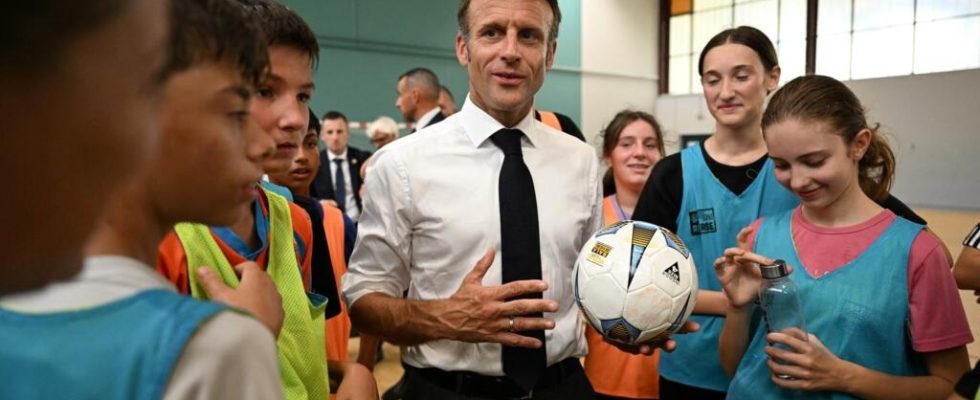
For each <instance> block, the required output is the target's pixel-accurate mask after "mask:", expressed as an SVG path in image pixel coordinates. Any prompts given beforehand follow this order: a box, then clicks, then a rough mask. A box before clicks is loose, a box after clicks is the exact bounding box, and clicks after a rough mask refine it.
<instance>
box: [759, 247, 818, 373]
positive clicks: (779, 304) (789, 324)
mask: <svg viewBox="0 0 980 400" xmlns="http://www.w3.org/2000/svg"><path fill="white" fill-rule="evenodd" d="M759 268H760V269H761V270H762V278H763V280H762V285H761V286H759V303H760V304H761V305H762V311H763V315H764V316H765V320H766V328H767V330H768V331H769V332H780V333H786V334H789V335H791V336H794V337H796V338H799V339H803V340H804V341H805V340H806V338H807V333H806V321H805V320H804V318H803V307H802V306H801V304H800V295H799V293H798V292H797V290H796V284H794V283H793V280H792V279H790V277H789V271H787V269H786V262H785V261H783V260H776V261H775V262H773V264H772V265H761V266H759ZM775 347H777V348H780V349H783V350H787V351H793V350H792V349H791V348H789V347H787V346H785V345H783V344H781V343H777V344H775ZM777 362H780V363H782V362H781V361H777ZM777 377H779V378H781V379H793V377H791V376H788V375H777Z"/></svg>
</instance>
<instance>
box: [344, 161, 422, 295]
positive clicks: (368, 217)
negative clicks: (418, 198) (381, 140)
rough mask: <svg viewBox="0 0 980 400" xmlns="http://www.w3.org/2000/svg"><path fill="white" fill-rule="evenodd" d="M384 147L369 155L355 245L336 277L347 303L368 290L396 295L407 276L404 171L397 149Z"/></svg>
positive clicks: (406, 186)
mask: <svg viewBox="0 0 980 400" xmlns="http://www.w3.org/2000/svg"><path fill="white" fill-rule="evenodd" d="M393 145H395V144H394V143H393V144H391V145H389V146H393ZM386 150H388V148H385V149H382V150H381V151H379V152H378V153H376V154H375V155H374V157H372V158H373V159H372V161H371V163H372V167H371V169H370V171H368V174H367V177H366V178H365V181H364V193H363V204H364V209H363V213H362V214H361V217H360V220H359V222H358V227H357V244H356V245H355V247H354V253H353V254H352V255H351V259H350V265H349V268H348V271H347V273H346V274H344V277H343V281H342V282H343V291H344V300H345V301H346V302H347V305H348V306H353V304H354V303H355V302H357V300H358V299H359V298H361V297H362V296H364V295H366V294H369V293H383V294H386V295H389V296H392V297H401V296H402V293H403V292H404V291H405V290H406V289H407V288H408V284H409V281H410V279H411V278H410V275H409V270H408V268H409V265H410V264H411V245H412V238H411V235H412V222H411V212H412V196H411V190H410V187H409V180H408V174H407V170H406V168H405V165H404V163H403V162H402V160H401V159H400V157H399V156H398V154H396V153H393V152H390V151H386Z"/></svg>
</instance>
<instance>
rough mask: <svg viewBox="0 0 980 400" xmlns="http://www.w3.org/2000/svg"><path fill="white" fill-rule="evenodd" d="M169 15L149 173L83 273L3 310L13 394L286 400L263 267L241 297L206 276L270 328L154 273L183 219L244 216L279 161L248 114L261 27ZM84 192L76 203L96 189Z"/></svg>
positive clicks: (107, 224)
mask: <svg viewBox="0 0 980 400" xmlns="http://www.w3.org/2000/svg"><path fill="white" fill-rule="evenodd" d="M170 4H171V5H172V7H171V13H172V16H171V25H172V35H171V42H170V45H171V46H170V55H171V57H170V60H169V62H168V63H167V64H166V68H165V76H167V78H166V79H165V84H164V86H163V91H162V94H163V99H162V102H161V112H160V122H161V126H162V135H161V140H160V142H159V145H158V146H157V147H156V148H155V149H154V150H155V151H154V152H152V153H151V154H150V155H149V156H148V157H145V158H144V159H146V160H147V161H148V165H147V166H148V167H149V168H146V169H140V170H139V171H140V173H139V175H138V176H137V179H135V180H133V181H131V182H129V183H128V185H126V186H124V187H123V189H121V190H119V191H117V192H115V193H114V195H115V196H114V197H113V198H111V199H110V200H109V204H108V206H109V207H108V210H107V213H106V214H104V216H103V218H102V220H101V221H100V222H101V223H100V224H99V225H98V226H97V229H96V231H95V234H94V235H93V236H92V237H91V239H90V241H89V244H88V249H87V251H88V253H89V257H88V258H87V259H86V261H85V265H84V267H83V269H82V273H81V274H80V275H79V276H77V277H76V278H75V279H73V280H71V281H67V282H64V283H58V284H54V285H51V286H49V287H47V288H45V289H43V290H39V291H36V292H32V293H26V294H23V295H18V296H10V297H7V298H4V299H3V300H2V301H0V307H2V308H3V309H4V310H2V311H0V326H2V329H0V341H2V342H3V343H8V344H13V343H17V345H16V346H13V345H11V346H3V350H2V351H0V384H2V385H3V387H4V389H3V390H4V395H5V396H8V395H9V396H10V397H11V398H60V397H64V396H65V395H66V393H67V394H70V396H71V397H72V398H80V399H133V398H165V399H189V398H199V399H218V398H222V399H223V398H226V399H277V398H281V397H282V388H281V386H282V385H281V382H280V380H279V372H278V371H277V369H276V351H275V341H274V333H275V332H277V331H278V329H279V326H280V325H281V323H282V311H281V306H280V305H279V297H278V293H277V292H276V289H275V286H274V284H273V283H272V282H271V280H270V279H269V277H268V276H267V275H265V273H263V272H262V271H261V270H259V269H258V267H257V266H255V265H254V263H247V264H243V265H239V266H236V270H237V272H238V273H239V274H241V276H242V279H241V282H242V284H241V285H240V286H239V287H238V288H237V289H234V290H233V289H229V288H227V287H225V286H223V285H222V284H221V283H220V281H219V280H218V279H217V277H216V276H215V275H214V274H209V273H206V272H205V273H202V274H201V275H200V277H199V278H200V279H201V281H202V284H203V286H204V287H206V290H207V291H209V292H210V293H211V294H212V297H213V298H215V299H220V300H222V301H224V302H227V303H229V304H232V305H235V306H238V307H241V308H244V309H247V310H249V311H251V312H252V313H253V314H255V315H256V317H258V318H259V319H261V320H262V321H263V322H265V323H266V325H267V326H268V328H269V329H266V328H265V327H263V326H262V324H260V323H259V322H257V321H256V320H254V319H252V318H249V317H247V316H245V315H241V314H240V313H238V312H228V311H230V310H229V309H228V308H227V307H225V306H222V305H218V304H216V303H210V302H201V301H197V300H194V299H191V298H189V297H186V296H181V295H179V294H177V293H176V291H175V290H174V287H173V286H172V285H171V284H169V283H167V282H166V281H165V280H163V279H162V277H160V276H159V275H157V274H156V273H155V272H154V271H153V267H152V266H151V264H152V263H153V262H154V260H155V259H156V247H157V244H158V243H159V240H160V239H161V238H162V237H163V235H164V234H165V233H166V232H167V231H168V230H169V229H170V228H171V227H172V226H173V225H174V224H175V223H176V222H177V221H184V220H192V221H201V222H206V223H212V224H228V223H232V222H234V221H236V220H238V219H240V218H241V217H242V215H243V214H245V213H246V212H247V210H248V209H247V208H246V207H247V206H248V204H249V202H250V201H251V199H252V197H254V192H251V191H249V190H244V188H250V187H253V185H254V182H255V181H256V180H257V179H258V178H259V176H261V173H262V170H261V164H262V162H263V161H264V160H265V159H266V158H269V157H270V156H271V154H272V150H273V144H272V141H271V140H269V138H268V137H267V136H266V135H265V134H263V133H262V132H261V131H260V130H259V128H258V127H257V126H256V125H255V124H254V123H252V121H251V120H250V119H249V117H248V107H249V101H250V98H251V94H252V92H253V90H254V86H255V84H256V82H257V81H258V79H259V78H260V77H261V76H262V74H263V72H264V71H265V69H266V66H267V62H268V61H267V58H266V54H265V48H264V45H262V44H261V43H262V42H261V40H260V36H259V31H258V30H257V28H256V27H255V25H254V24H253V23H251V22H250V21H249V20H248V19H247V18H246V16H245V14H244V13H243V12H242V11H241V9H240V8H239V7H238V6H237V5H236V4H234V3H232V2H230V1H229V0H174V1H173V2H172V3H170ZM116 61H117V62H118V61H119V60H116ZM202 169H207V170H208V171H209V173H208V174H206V176H204V175H202V174H200V171H201V170H202ZM88 189H89V190H87V191H84V192H81V193H84V194H85V195H86V196H87V195H88V194H90V193H93V192H98V191H99V190H101V188H88ZM76 195H78V194H77V193H76ZM75 198H76V199H77V198H78V196H75ZM270 330H271V332H270ZM243 348H247V349H249V350H248V351H241V349H243Z"/></svg>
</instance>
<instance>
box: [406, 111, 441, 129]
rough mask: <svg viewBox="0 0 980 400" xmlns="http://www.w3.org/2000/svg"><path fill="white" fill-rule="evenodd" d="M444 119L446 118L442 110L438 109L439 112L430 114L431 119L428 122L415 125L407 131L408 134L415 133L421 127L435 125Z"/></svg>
mask: <svg viewBox="0 0 980 400" xmlns="http://www.w3.org/2000/svg"><path fill="white" fill-rule="evenodd" d="M444 119H446V115H445V114H443V113H442V111H439V112H437V113H436V115H434V116H432V120H430V121H429V123H428V124H426V125H425V126H416V127H414V128H412V131H411V132H409V133H408V134H409V135H411V134H413V133H415V132H416V131H418V130H421V129H422V128H425V127H427V126H432V125H435V124H436V123H437V122H439V121H442V120H444Z"/></svg>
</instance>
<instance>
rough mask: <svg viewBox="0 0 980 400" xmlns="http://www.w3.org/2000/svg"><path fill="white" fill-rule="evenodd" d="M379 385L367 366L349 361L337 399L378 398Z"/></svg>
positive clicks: (360, 399)
mask: <svg viewBox="0 0 980 400" xmlns="http://www.w3.org/2000/svg"><path fill="white" fill-rule="evenodd" d="M377 399H378V385H377V383H376V382H375V381H374V375H372V374H371V371H369V370H368V369H367V367H365V366H363V365H361V364H358V363H353V362H349V363H346V365H345V366H344V376H343V379H342V380H341V381H340V387H338V388H337V400H377Z"/></svg>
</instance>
